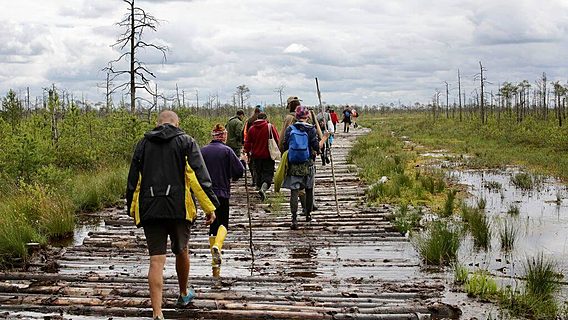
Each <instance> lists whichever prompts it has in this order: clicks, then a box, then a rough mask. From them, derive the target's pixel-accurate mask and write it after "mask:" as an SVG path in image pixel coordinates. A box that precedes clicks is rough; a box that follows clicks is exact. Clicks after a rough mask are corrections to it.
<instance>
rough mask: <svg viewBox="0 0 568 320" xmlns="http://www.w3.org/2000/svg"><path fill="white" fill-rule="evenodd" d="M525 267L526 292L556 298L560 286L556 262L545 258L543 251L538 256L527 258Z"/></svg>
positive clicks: (544, 297) (545, 297)
mask: <svg viewBox="0 0 568 320" xmlns="http://www.w3.org/2000/svg"><path fill="white" fill-rule="evenodd" d="M524 267H525V277H526V280H527V284H526V293H527V294H529V295H533V296H536V297H541V298H543V299H554V294H555V293H556V292H557V291H558V289H559V288H560V285H559V283H558V280H559V279H558V275H559V272H558V270H557V269H558V267H557V265H556V263H555V262H554V261H553V260H551V259H545V258H544V255H543V254H542V253H541V254H539V255H538V256H537V257H536V258H535V257H533V258H527V261H526V262H525V265H524Z"/></svg>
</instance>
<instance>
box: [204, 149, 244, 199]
mask: <svg viewBox="0 0 568 320" xmlns="http://www.w3.org/2000/svg"><path fill="white" fill-rule="evenodd" d="M201 154H203V160H204V161H205V165H206V166H207V171H209V176H210V177H211V181H212V182H213V187H212V188H213V192H215V195H216V196H217V197H221V198H225V199H229V198H230V197H231V179H232V180H238V179H239V178H240V177H242V176H243V173H244V172H245V168H244V167H243V164H242V163H241V161H240V160H239V158H238V157H237V155H236V154H235V152H234V151H233V149H231V148H230V147H229V146H227V145H225V144H224V143H223V142H221V141H216V140H213V141H211V143H209V144H208V145H206V146H205V147H203V148H201Z"/></svg>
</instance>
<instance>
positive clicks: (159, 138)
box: [144, 123, 184, 142]
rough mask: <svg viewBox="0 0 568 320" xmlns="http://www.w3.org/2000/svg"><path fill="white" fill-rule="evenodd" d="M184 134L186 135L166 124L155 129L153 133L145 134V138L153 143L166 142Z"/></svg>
mask: <svg viewBox="0 0 568 320" xmlns="http://www.w3.org/2000/svg"><path fill="white" fill-rule="evenodd" d="M182 134H184V132H183V130H181V129H180V128H178V127H176V126H173V125H171V124H169V123H166V124H163V125H161V126H157V127H155V128H154V129H153V130H152V131H150V132H147V133H145V134H144V136H145V137H146V139H148V140H150V141H152V142H166V141H169V140H171V139H172V138H175V137H177V136H180V135H182Z"/></svg>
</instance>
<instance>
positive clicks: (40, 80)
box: [0, 0, 568, 104]
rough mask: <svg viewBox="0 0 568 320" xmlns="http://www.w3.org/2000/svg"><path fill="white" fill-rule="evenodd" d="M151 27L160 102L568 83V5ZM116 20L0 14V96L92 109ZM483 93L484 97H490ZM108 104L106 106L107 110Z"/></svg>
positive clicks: (368, 0) (82, 12) (412, 9)
mask: <svg viewBox="0 0 568 320" xmlns="http://www.w3.org/2000/svg"><path fill="white" fill-rule="evenodd" d="M138 3H139V5H140V6H142V7H144V9H145V10H146V11H147V12H149V13H151V14H152V15H154V16H155V17H156V18H158V19H160V22H161V23H160V25H159V26H158V29H157V31H156V32H148V33H146V34H145V39H146V40H148V41H154V42H156V43H159V44H166V45H167V46H168V47H169V49H170V51H169V52H168V59H167V62H165V63H162V61H161V57H160V56H159V55H156V54H155V53H153V52H152V51H150V50H148V51H147V52H144V53H142V54H141V56H140V57H142V58H143V60H144V61H145V62H147V63H148V67H149V68H151V70H152V71H153V72H154V73H155V74H156V77H157V78H156V79H155V81H156V83H157V84H158V86H159V90H160V91H164V92H165V93H168V94H172V93H173V92H174V90H175V86H176V84H177V85H178V86H179V87H180V90H185V91H187V92H194V91H195V90H199V92H200V95H201V96H202V97H203V96H207V95H217V94H219V97H220V99H221V101H230V100H231V95H232V93H233V92H234V91H235V88H236V86H237V85H240V84H247V85H248V86H249V87H250V89H251V103H252V104H256V103H258V102H261V101H262V102H267V103H274V102H278V101H279V98H278V95H277V94H276V93H275V92H274V89H275V88H276V87H279V86H280V85H285V94H286V95H288V94H294V95H298V96H301V97H302V98H303V99H304V101H305V102H306V103H307V104H315V103H316V101H317V100H316V99H317V98H316V95H315V83H314V77H318V79H319V81H320V86H321V90H322V95H323V96H322V98H323V99H324V100H325V101H327V102H328V103H368V104H378V103H390V102H397V101H398V100H399V99H400V100H402V101H403V102H405V103H408V102H411V103H414V102H415V101H422V102H427V101H429V100H430V99H431V97H432V95H433V92H434V90H435V89H440V90H442V89H443V86H444V81H448V82H450V83H452V85H453V84H454V83H455V82H456V77H457V75H456V74H457V69H458V68H459V69H460V71H461V74H462V77H463V83H462V85H463V86H464V91H465V92H468V93H469V92H472V91H473V89H474V88H475V83H474V81H473V76H474V75H475V74H476V73H477V72H478V68H479V66H478V62H479V61H483V64H484V66H485V67H486V68H487V73H486V75H487V77H488V80H489V81H491V82H493V83H494V86H497V84H498V83H500V82H503V81H512V82H518V81H521V80H523V79H527V80H529V81H530V82H533V81H534V80H535V79H536V78H538V77H539V76H540V74H542V72H546V73H547V74H548V76H549V79H551V80H561V81H563V82H564V81H565V80H566V77H567V76H566V75H567V74H568V61H565V59H564V58H563V55H562V54H559V53H562V52H566V51H567V50H568V2H566V1H565V0H548V1H546V5H543V3H542V1H537V0H516V1H513V0H500V1H495V0H436V1H423V0H385V1H375V0H350V1H342V0H330V1H326V2H325V5H322V2H321V1H316V0H306V1H296V2H290V1H284V0H274V1H263V0H242V1H225V0H193V1H190V0H186V1H184V0H161V1H154V0H152V1H149V0H148V1H139V2H138ZM125 13H126V5H125V4H124V3H123V2H122V1H121V0H97V1H89V0H74V1H73V3H72V4H70V3H67V2H65V3H62V2H61V1H59V0H26V1H17V2H14V1H12V2H10V3H9V4H7V5H6V6H4V7H3V10H2V11H0V20H1V21H3V28H2V29H0V43H2V46H1V47H0V95H2V94H3V93H4V92H6V91H7V90H8V89H10V88H13V89H16V90H22V89H23V88H25V87H26V86H30V87H31V89H32V94H36V95H39V94H41V90H42V89H41V88H42V87H46V86H49V85H51V83H55V84H56V85H57V86H59V87H61V88H66V89H69V90H73V91H75V92H76V96H79V95H81V93H85V95H88V96H89V97H91V98H92V99H101V100H102V99H103V96H102V94H101V93H100V92H99V90H97V88H96V84H97V83H101V82H103V80H104V77H105V75H104V73H103V72H100V69H102V68H103V67H105V66H106V63H107V62H108V61H109V60H111V59H114V58H117V57H118V56H119V55H120V53H119V52H118V51H117V50H116V48H114V49H113V48H111V47H110V45H112V44H113V43H115V41H116V39H117V37H118V35H119V34H120V32H121V30H120V28H119V27H118V26H116V25H115V23H116V22H118V21H119V20H121V19H122V17H123V16H124V14H125ZM489 89H490V90H491V89H495V88H489ZM115 100H118V99H115Z"/></svg>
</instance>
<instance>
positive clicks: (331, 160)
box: [315, 77, 339, 215]
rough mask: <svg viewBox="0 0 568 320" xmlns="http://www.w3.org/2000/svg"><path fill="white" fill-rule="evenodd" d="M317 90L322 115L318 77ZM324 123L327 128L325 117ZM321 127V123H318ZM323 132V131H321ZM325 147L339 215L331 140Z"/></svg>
mask: <svg viewBox="0 0 568 320" xmlns="http://www.w3.org/2000/svg"><path fill="white" fill-rule="evenodd" d="M316 90H317V92H318V100H319V106H320V109H321V110H322V114H323V105H322V104H321V92H320V88H319V82H318V78H317V77H316ZM323 121H324V122H325V125H326V127H327V121H326V119H325V117H324V119H323ZM315 122H316V123H318V122H317V121H315ZM318 126H319V123H318ZM329 129H330V128H327V130H328V131H329ZM320 132H321V130H320ZM325 146H326V148H327V150H328V151H329V164H330V165H331V177H332V180H333V193H334V195H335V211H336V213H337V215H339V201H338V200H337V182H336V180H335V169H334V167H333V152H331V144H330V143H329V139H328V140H327V141H326V142H325Z"/></svg>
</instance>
